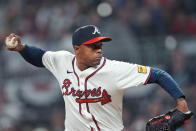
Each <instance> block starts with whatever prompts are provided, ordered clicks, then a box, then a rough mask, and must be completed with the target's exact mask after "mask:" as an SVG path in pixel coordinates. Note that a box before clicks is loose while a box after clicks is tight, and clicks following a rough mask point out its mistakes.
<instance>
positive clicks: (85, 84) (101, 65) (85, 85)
mask: <svg viewBox="0 0 196 131" xmlns="http://www.w3.org/2000/svg"><path fill="white" fill-rule="evenodd" d="M105 63H106V59H105V58H104V62H103V64H102V65H101V66H100V67H99V68H98V69H97V70H96V71H95V72H93V73H92V74H90V75H89V76H88V77H86V79H85V91H87V80H88V79H89V78H90V77H92V76H93V75H94V74H95V73H97V72H98V71H99V70H100V69H101V68H102V67H103V66H104V65H105ZM86 98H87V97H86ZM86 108H87V111H88V112H89V113H90V111H89V106H88V103H86Z"/></svg>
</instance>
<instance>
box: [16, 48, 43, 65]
mask: <svg viewBox="0 0 196 131" xmlns="http://www.w3.org/2000/svg"><path fill="white" fill-rule="evenodd" d="M45 52H46V51H45V50H42V49H39V48H37V47H31V46H28V45H25V48H24V50H22V51H20V52H19V53H20V54H21V55H22V57H23V58H24V59H25V60H26V61H27V62H29V63H31V64H32V65H34V66H37V67H44V65H43V63H42V56H43V54H44V53H45Z"/></svg>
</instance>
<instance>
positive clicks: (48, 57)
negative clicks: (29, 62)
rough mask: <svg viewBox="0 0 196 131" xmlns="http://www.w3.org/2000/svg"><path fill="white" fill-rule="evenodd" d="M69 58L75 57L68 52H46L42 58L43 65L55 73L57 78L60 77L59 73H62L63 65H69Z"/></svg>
mask: <svg viewBox="0 0 196 131" xmlns="http://www.w3.org/2000/svg"><path fill="white" fill-rule="evenodd" d="M69 56H71V57H72V56H73V55H72V54H71V53H70V52H67V51H57V52H52V51H46V52H45V53H44V54H43V56H42V63H43V65H44V66H45V67H46V68H47V69H48V70H49V71H50V72H52V73H53V75H55V76H56V77H57V76H58V72H60V71H61V68H62V66H63V65H62V64H64V63H65V64H66V63H68V61H69V60H70V59H69ZM64 67H65V66H64Z"/></svg>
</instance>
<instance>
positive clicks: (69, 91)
mask: <svg viewBox="0 0 196 131" xmlns="http://www.w3.org/2000/svg"><path fill="white" fill-rule="evenodd" d="M70 85H71V82H70V80H69V79H65V80H64V82H63V86H62V89H65V92H64V93H63V95H72V96H74V97H76V96H77V97H79V98H76V102H77V103H95V102H101V104H102V105H104V104H106V103H108V102H111V95H108V93H107V91H106V90H105V89H104V90H103V91H101V87H99V88H98V89H96V88H94V89H93V90H91V89H88V90H85V91H81V90H80V89H78V90H75V89H74V88H73V87H72V88H70ZM83 96H85V99H81V97H83ZM89 96H91V97H98V96H100V97H98V98H88V97H89Z"/></svg>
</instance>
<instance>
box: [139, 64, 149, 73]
mask: <svg viewBox="0 0 196 131" xmlns="http://www.w3.org/2000/svg"><path fill="white" fill-rule="evenodd" d="M137 67H138V73H144V74H146V73H147V68H146V66H142V65H138V66H137Z"/></svg>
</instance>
